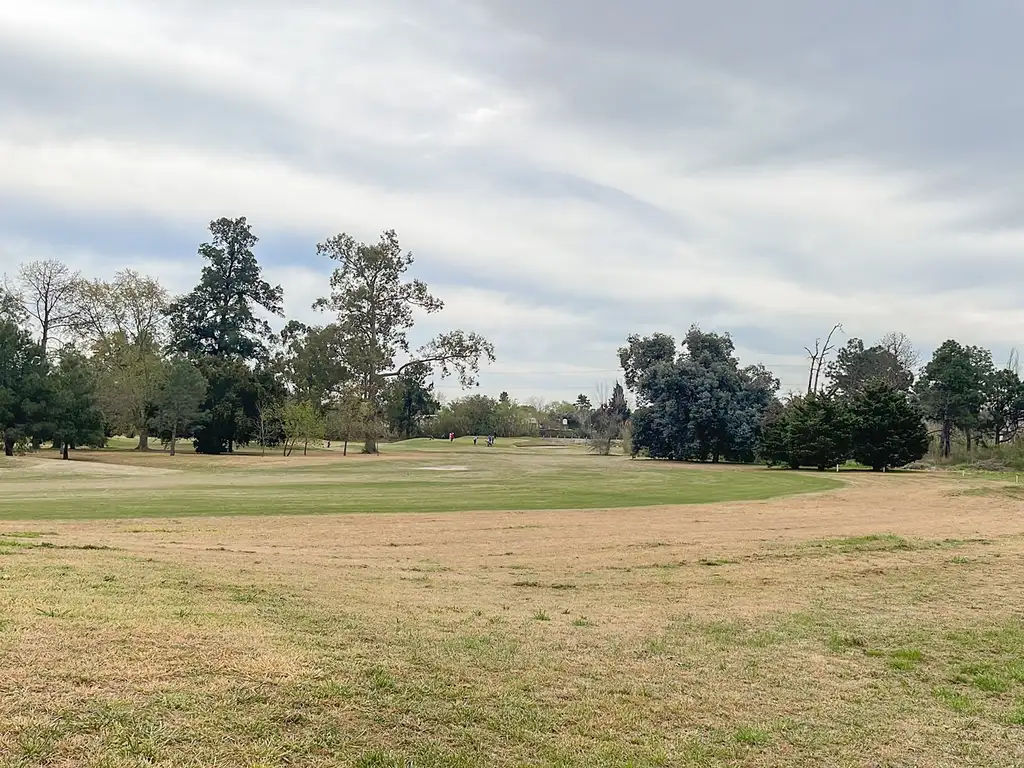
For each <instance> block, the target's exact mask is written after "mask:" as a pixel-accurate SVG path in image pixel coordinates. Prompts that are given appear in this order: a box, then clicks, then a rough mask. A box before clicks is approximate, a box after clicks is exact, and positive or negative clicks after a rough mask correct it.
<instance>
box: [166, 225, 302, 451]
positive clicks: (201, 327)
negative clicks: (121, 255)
mask: <svg viewBox="0 0 1024 768" xmlns="http://www.w3.org/2000/svg"><path fill="white" fill-rule="evenodd" d="M210 233H211V234H212V235H213V239H212V241H211V242H209V243H204V244H203V245H201V246H200V247H199V254H200V255H201V256H202V257H203V258H204V259H205V260H206V261H207V264H206V266H204V267H203V271H202V276H201V279H200V282H199V284H198V285H197V286H196V287H195V288H194V289H193V290H192V292H191V293H189V294H187V295H185V296H182V297H180V298H178V299H177V300H176V301H174V302H173V303H172V304H171V306H170V308H169V310H168V313H169V316H170V326H171V338H172V339H173V340H174V341H173V342H172V345H171V348H172V350H173V351H176V352H179V353H181V354H184V355H186V356H187V357H188V358H190V359H191V360H192V361H193V363H194V364H195V365H196V366H197V367H198V369H199V371H200V373H201V374H202V375H203V377H204V378H205V379H206V381H207V384H208V388H207V398H206V401H205V403H204V405H203V411H204V413H205V422H204V428H203V429H202V431H201V432H200V433H199V434H198V435H197V436H196V439H195V446H196V450H197V451H198V452H200V453H222V452H224V451H229V452H230V451H232V450H233V449H234V446H235V445H237V444H245V443H248V442H249V441H250V440H251V439H252V438H253V437H254V436H255V434H256V433H257V427H256V425H257V424H258V423H259V407H258V403H259V390H260V387H259V384H258V382H257V381H256V374H255V373H254V372H253V368H252V364H253V363H260V364H265V363H266V362H267V361H268V356H269V351H268V346H267V340H268V339H270V338H271V337H272V334H271V328H270V324H269V323H268V322H267V321H266V320H264V319H263V318H261V317H258V316H257V312H258V311H259V310H263V311H264V312H269V313H271V314H275V315H281V314H282V310H281V300H282V290H281V287H280V286H271V285H270V284H269V283H267V282H266V281H265V280H264V279H263V276H262V270H261V269H260V266H259V264H258V263H257V261H256V256H255V255H254V254H253V251H252V249H253V247H254V246H255V245H256V243H257V238H256V236H255V235H253V233H252V229H251V228H250V226H249V224H248V222H247V221H246V220H245V218H244V217H242V218H239V219H226V218H224V219H218V220H217V221H214V222H211V224H210Z"/></svg>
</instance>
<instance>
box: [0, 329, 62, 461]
mask: <svg viewBox="0 0 1024 768" xmlns="http://www.w3.org/2000/svg"><path fill="white" fill-rule="evenodd" d="M47 369H48V365H47V362H46V356H45V355H44V354H43V348H42V346H41V345H39V344H38V343H36V342H35V341H34V340H33V339H32V336H31V334H30V333H29V332H28V331H27V330H25V329H23V328H19V327H18V326H17V325H16V324H15V323H13V322H11V321H10V320H4V319H2V318H0V436H2V438H3V446H4V454H5V455H7V456H12V455H14V448H15V446H16V445H17V444H18V442H19V441H21V440H24V439H26V438H30V437H37V436H38V435H40V432H41V425H42V424H44V423H45V421H46V418H47V417H46V413H45V412H46V410H47V408H48V406H49V403H50V400H51V392H50V389H49V386H48V385H49V384H50V381H49V380H48V378H47Z"/></svg>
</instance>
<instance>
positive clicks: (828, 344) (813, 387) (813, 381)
mask: <svg viewBox="0 0 1024 768" xmlns="http://www.w3.org/2000/svg"><path fill="white" fill-rule="evenodd" d="M842 330H843V324H842V323H836V324H835V325H834V326H832V330H831V331H829V332H828V336H827V337H826V338H825V345H824V346H822V344H821V339H815V340H814V350H813V351H811V348H810V347H804V349H806V350H807V355H808V359H809V360H810V361H811V366H810V369H809V370H808V371H807V391H808V393H810V392H817V391H818V383H819V381H820V379H821V369H822V368H824V367H825V362H826V361H827V360H828V356H829V355H830V354H831V353H832V352H833V351H834V350H835V348H836V346H835V344H833V343H832V337H833V336H834V335H835V333H836V331H839V332H840V333H842Z"/></svg>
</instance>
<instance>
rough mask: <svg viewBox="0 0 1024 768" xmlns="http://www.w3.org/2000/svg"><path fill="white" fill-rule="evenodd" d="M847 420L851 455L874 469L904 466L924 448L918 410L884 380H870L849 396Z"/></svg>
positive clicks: (925, 433)
mask: <svg viewBox="0 0 1024 768" xmlns="http://www.w3.org/2000/svg"><path fill="white" fill-rule="evenodd" d="M850 423H851V435H850V438H851V454H852V456H853V458H854V459H856V460H857V461H858V462H860V463H861V464H864V465H866V466H869V467H871V469H873V470H874V471H875V472H881V471H882V470H884V469H886V468H887V467H903V466H906V465H907V464H909V463H910V462H912V461H917V460H918V459H920V458H921V457H922V456H924V455H925V453H926V452H927V451H928V428H927V427H926V426H925V423H924V419H923V418H922V416H921V411H920V410H919V409H918V408H917V407H916V406H915V405H913V404H911V403H910V401H909V400H908V398H907V393H906V392H905V391H904V390H903V389H901V388H900V387H896V386H893V385H892V384H890V383H889V382H887V381H885V380H884V379H881V378H874V379H871V380H870V381H868V382H867V383H866V384H865V385H864V387H863V388H862V389H861V390H860V391H859V392H858V393H857V395H856V396H854V397H853V398H852V399H851V401H850Z"/></svg>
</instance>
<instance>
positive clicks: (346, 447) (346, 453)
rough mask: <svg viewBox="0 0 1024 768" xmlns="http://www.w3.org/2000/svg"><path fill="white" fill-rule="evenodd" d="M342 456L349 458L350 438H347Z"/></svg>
mask: <svg viewBox="0 0 1024 768" xmlns="http://www.w3.org/2000/svg"><path fill="white" fill-rule="evenodd" d="M341 455H342V456H348V438H347V437H346V438H345V447H344V448H342V450H341Z"/></svg>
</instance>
